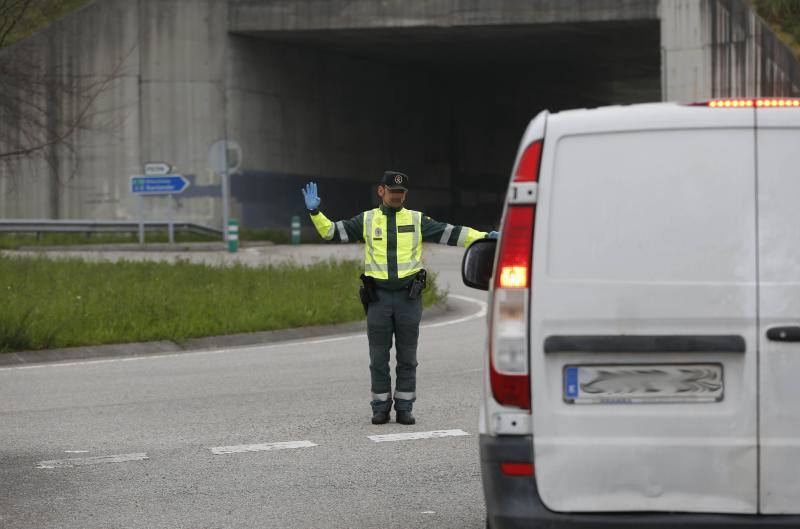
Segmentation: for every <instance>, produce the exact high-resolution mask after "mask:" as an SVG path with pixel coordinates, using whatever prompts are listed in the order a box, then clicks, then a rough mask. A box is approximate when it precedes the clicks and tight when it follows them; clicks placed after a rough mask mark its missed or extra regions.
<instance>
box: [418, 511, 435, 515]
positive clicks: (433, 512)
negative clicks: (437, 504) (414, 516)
mask: <svg viewBox="0 0 800 529" xmlns="http://www.w3.org/2000/svg"><path fill="white" fill-rule="evenodd" d="M420 514H436V511H422V512H421V513H420Z"/></svg>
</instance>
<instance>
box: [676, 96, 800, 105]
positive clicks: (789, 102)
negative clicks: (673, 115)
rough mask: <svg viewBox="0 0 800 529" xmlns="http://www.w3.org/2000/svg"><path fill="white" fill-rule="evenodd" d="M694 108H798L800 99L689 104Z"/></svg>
mask: <svg viewBox="0 0 800 529" xmlns="http://www.w3.org/2000/svg"><path fill="white" fill-rule="evenodd" d="M689 105H690V106H694V107H709V108H754V107H755V108H800V99H797V98H791V97H757V98H749V99H712V100H711V101H700V102H697V103H690V104H689Z"/></svg>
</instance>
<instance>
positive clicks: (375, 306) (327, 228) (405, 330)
mask: <svg viewBox="0 0 800 529" xmlns="http://www.w3.org/2000/svg"><path fill="white" fill-rule="evenodd" d="M302 192H303V197H304V199H305V203H306V208H308V210H309V212H310V214H311V221H312V222H313V223H314V226H315V227H316V228H317V231H318V232H319V234H320V235H321V236H322V238H323V239H325V240H326V241H336V242H343V243H346V242H362V241H363V242H365V243H366V244H365V249H364V275H362V276H361V278H362V282H363V283H364V288H362V301H364V302H365V303H368V304H365V309H367V337H368V339H369V358H370V365H369V369H370V375H371V382H372V401H371V405H372V424H385V423H387V422H389V412H390V411H391V408H392V381H391V377H390V374H389V350H390V349H391V347H392V336H393V335H394V339H395V350H396V353H395V355H396V360H397V369H396V386H395V391H394V409H395V411H396V413H397V416H396V420H397V422H398V423H400V424H414V423H415V422H416V421H415V419H414V416H413V415H412V414H411V409H412V406H413V404H414V401H415V400H416V396H417V394H416V384H417V376H416V371H417V338H418V336H419V322H420V319H421V317H422V296H421V295H420V292H421V290H422V289H423V288H424V282H425V271H424V269H423V268H422V242H423V241H427V242H436V243H439V244H447V245H449V246H463V247H467V246H469V245H470V244H472V243H473V242H474V241H476V240H477V239H482V238H486V237H490V238H496V237H497V232H495V231H493V232H490V233H486V232H482V231H477V230H473V229H472V228H468V227H466V226H454V225H452V224H447V223H444V222H437V221H435V220H433V219H432V218H430V217H428V216H425V215H423V214H422V213H420V212H419V211H412V210H408V209H405V208H404V207H403V203H404V202H405V199H406V194H407V192H408V176H406V175H405V174H403V173H398V172H396V171H386V172H384V173H383V178H382V179H381V182H380V185H379V186H378V196H379V197H380V198H381V204H380V206H379V207H377V208H375V209H371V210H369V211H365V212H363V213H359V214H358V215H356V216H355V217H353V218H351V219H349V220H340V221H338V222H332V221H330V220H328V218H327V217H326V216H325V215H323V214H322V212H320V210H319V205H320V202H321V199H320V197H319V195H318V194H317V184H316V183H314V182H311V183H309V184H307V185H306V186H305V188H304V189H302Z"/></svg>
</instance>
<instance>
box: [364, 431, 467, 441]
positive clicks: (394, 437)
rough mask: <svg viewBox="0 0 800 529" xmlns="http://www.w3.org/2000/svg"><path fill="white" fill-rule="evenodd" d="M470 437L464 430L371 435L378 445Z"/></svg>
mask: <svg viewBox="0 0 800 529" xmlns="http://www.w3.org/2000/svg"><path fill="white" fill-rule="evenodd" d="M462 435H469V434H468V433H467V432H465V431H464V430H434V431H432V432H410V433H390V434H384V435H370V436H368V437H369V438H370V439H371V440H373V441H375V442H376V443H385V442H387V441H410V440H412V439H436V438H438V437H460V436H462Z"/></svg>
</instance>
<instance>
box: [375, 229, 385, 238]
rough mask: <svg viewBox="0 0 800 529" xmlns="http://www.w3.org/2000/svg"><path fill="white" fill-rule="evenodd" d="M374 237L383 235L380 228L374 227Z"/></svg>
mask: <svg viewBox="0 0 800 529" xmlns="http://www.w3.org/2000/svg"><path fill="white" fill-rule="evenodd" d="M375 237H383V231H382V230H381V229H380V228H375Z"/></svg>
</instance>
